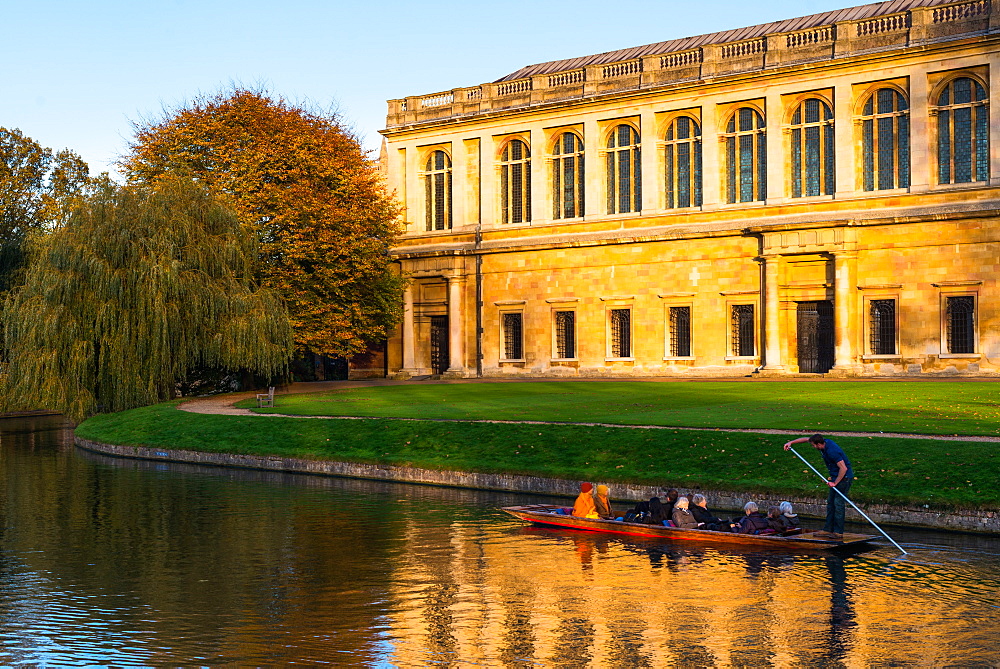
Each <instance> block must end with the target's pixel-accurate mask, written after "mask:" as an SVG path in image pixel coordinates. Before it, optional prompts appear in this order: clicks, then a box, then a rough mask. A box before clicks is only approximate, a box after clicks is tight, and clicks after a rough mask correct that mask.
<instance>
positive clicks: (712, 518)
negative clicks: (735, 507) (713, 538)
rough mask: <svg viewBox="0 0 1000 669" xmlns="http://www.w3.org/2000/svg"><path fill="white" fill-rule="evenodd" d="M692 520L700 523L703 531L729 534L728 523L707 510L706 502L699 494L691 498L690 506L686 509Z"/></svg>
mask: <svg viewBox="0 0 1000 669" xmlns="http://www.w3.org/2000/svg"><path fill="white" fill-rule="evenodd" d="M688 508H689V509H690V511H691V515H692V516H694V519H695V520H696V521H698V522H699V523H701V529H703V530H715V531H718V532H729V531H730V527H729V522H727V521H725V520H723V519H722V518H718V517H716V515H715V514H713V513H712V512H711V511H709V510H708V500H706V499H705V496H704V495H702V494H701V493H695V495H694V496H693V497H692V498H691V505H690V507H688Z"/></svg>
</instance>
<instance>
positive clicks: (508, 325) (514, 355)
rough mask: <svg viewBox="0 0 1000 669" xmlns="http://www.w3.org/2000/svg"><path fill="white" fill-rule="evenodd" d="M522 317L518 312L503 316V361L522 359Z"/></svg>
mask: <svg viewBox="0 0 1000 669" xmlns="http://www.w3.org/2000/svg"><path fill="white" fill-rule="evenodd" d="M523 316H524V314H522V313H521V312H520V311H515V312H509V313H505V314H503V355H504V359H505V360H522V359H524V340H523V337H522V335H523V327H522V326H523Z"/></svg>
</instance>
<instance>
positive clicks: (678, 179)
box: [664, 116, 701, 209]
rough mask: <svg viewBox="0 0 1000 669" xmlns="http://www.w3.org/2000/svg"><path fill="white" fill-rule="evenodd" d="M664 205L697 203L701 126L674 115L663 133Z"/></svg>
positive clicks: (699, 184)
mask: <svg viewBox="0 0 1000 669" xmlns="http://www.w3.org/2000/svg"><path fill="white" fill-rule="evenodd" d="M664 176H665V177H666V191H667V208H668V209H675V208H679V207H700V206H701V128H699V127H698V123H697V122H696V121H695V120H694V119H693V118H689V117H687V116H678V117H677V118H675V119H674V120H673V121H672V122H671V123H670V127H668V128H667V133H666V135H665V136H664Z"/></svg>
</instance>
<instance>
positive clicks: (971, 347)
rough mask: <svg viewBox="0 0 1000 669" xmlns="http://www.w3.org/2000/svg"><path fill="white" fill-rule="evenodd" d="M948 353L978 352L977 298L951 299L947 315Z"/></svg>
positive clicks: (969, 296) (968, 296)
mask: <svg viewBox="0 0 1000 669" xmlns="http://www.w3.org/2000/svg"><path fill="white" fill-rule="evenodd" d="M945 318H946V321H947V327H948V332H947V339H948V353H975V352H976V298H975V297H973V296H971V295H963V296H961V297H949V298H948V307H947V314H946V315H945Z"/></svg>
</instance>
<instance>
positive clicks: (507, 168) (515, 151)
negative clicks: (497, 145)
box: [500, 139, 531, 223]
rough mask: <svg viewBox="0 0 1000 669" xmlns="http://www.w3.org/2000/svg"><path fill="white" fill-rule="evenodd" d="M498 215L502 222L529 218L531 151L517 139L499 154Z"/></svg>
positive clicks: (516, 221)
mask: <svg viewBox="0 0 1000 669" xmlns="http://www.w3.org/2000/svg"><path fill="white" fill-rule="evenodd" d="M500 217H501V220H502V221H503V222H504V223H526V222H528V221H530V220H531V152H530V151H529V150H528V145H527V144H525V143H524V142H522V141H521V140H519V139H513V140H511V141H509V142H507V145H506V146H504V147H503V153H501V154H500Z"/></svg>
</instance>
